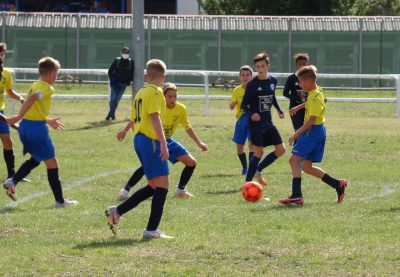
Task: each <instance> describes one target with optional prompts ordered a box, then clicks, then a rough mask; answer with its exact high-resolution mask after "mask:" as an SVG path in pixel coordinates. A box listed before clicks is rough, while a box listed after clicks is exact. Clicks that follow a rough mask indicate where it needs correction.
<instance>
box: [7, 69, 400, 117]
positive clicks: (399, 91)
mask: <svg viewBox="0 0 400 277" xmlns="http://www.w3.org/2000/svg"><path fill="white" fill-rule="evenodd" d="M107 71H108V70H107V69H60V71H59V73H60V74H71V75H91V76H93V75H94V76H107ZM12 72H13V76H14V79H15V74H36V73H37V69H36V68H13V69H12ZM271 74H273V75H274V76H276V77H277V78H286V77H288V76H289V75H290V74H291V73H271ZM168 75H169V76H197V77H201V78H202V79H203V87H204V96H199V95H182V96H180V98H181V99H204V114H205V115H209V114H210V100H211V99H229V98H230V97H229V96H228V95H210V94H209V87H210V83H209V77H233V78H236V77H237V75H238V72H237V71H199V70H172V69H169V70H167V76H168ZM318 78H319V79H359V80H395V83H396V95H397V99H393V98H329V101H332V102H397V116H398V117H399V118H400V75H396V74H326V73H320V74H318ZM54 98H57V99H107V98H108V96H106V95H55V96H54ZM124 98H130V96H127V95H125V96H124ZM277 98H278V100H283V99H284V98H283V97H277Z"/></svg>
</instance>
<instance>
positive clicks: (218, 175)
mask: <svg viewBox="0 0 400 277" xmlns="http://www.w3.org/2000/svg"><path fill="white" fill-rule="evenodd" d="M232 176H235V175H232V174H230V173H216V174H201V177H205V178H222V177H232Z"/></svg>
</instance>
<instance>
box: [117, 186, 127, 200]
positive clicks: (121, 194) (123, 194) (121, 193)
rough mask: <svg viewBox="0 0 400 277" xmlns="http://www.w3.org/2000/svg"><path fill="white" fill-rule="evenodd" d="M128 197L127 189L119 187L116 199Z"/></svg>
mask: <svg viewBox="0 0 400 277" xmlns="http://www.w3.org/2000/svg"><path fill="white" fill-rule="evenodd" d="M128 198H129V191H127V190H126V189H124V188H123V189H121V190H120V191H119V192H118V193H117V199H118V200H120V201H125V200H126V199H128Z"/></svg>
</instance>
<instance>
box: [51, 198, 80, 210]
mask: <svg viewBox="0 0 400 277" xmlns="http://www.w3.org/2000/svg"><path fill="white" fill-rule="evenodd" d="M78 204H79V202H78V201H76V200H71V199H64V203H60V202H57V201H56V203H55V204H54V208H56V209H58V208H68V207H74V206H77V205H78Z"/></svg>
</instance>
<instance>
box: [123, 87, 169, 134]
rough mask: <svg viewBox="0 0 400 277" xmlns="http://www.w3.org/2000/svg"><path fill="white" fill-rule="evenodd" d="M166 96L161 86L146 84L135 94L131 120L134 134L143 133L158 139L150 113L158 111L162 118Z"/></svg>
mask: <svg viewBox="0 0 400 277" xmlns="http://www.w3.org/2000/svg"><path fill="white" fill-rule="evenodd" d="M165 106H166V104H165V98H164V94H163V91H162V89H161V88H160V87H158V86H156V85H153V84H146V85H144V86H143V87H142V88H141V89H140V90H139V91H138V92H137V93H136V95H135V99H134V100H133V105H132V114H131V118H130V120H131V121H132V123H133V124H134V134H135V135H136V134H137V133H142V134H144V135H145V136H146V137H148V138H151V139H157V135H156V131H155V130H154V126H153V124H152V122H151V118H150V115H151V114H153V113H158V114H159V115H160V118H161V120H162V118H163V116H164V115H165Z"/></svg>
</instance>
